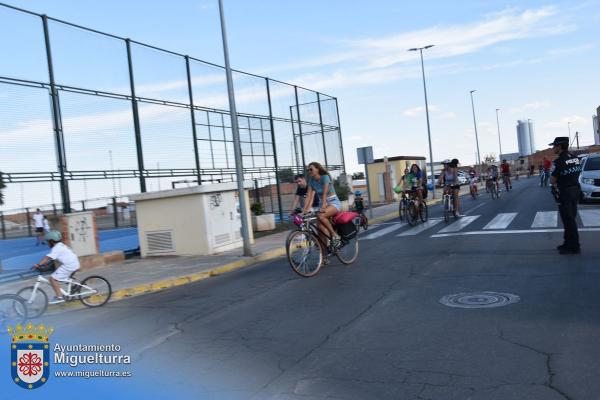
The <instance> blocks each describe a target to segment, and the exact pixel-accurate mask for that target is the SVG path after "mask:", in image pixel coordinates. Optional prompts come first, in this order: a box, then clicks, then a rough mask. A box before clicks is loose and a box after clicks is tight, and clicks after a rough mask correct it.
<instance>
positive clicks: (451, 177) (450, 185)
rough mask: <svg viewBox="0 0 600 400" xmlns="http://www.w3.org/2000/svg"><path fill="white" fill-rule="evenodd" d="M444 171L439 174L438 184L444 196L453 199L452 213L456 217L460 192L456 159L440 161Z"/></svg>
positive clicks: (458, 214)
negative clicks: (450, 196) (449, 196)
mask: <svg viewBox="0 0 600 400" xmlns="http://www.w3.org/2000/svg"><path fill="white" fill-rule="evenodd" d="M442 164H443V165H444V169H443V170H442V173H441V174H440V184H442V186H443V187H444V194H450V193H451V194H452V195H453V197H454V212H455V213H456V216H460V212H459V210H460V198H459V197H458V192H459V190H460V184H459V183H458V160H457V159H456V158H454V159H452V160H444V161H442Z"/></svg>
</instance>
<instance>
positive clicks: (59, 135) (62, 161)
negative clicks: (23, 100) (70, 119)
mask: <svg viewBox="0 0 600 400" xmlns="http://www.w3.org/2000/svg"><path fill="white" fill-rule="evenodd" d="M42 25H43V26H44V43H45V46H46V61H47V64H48V79H49V81H50V100H51V105H52V125H53V129H54V137H55V147H56V159H57V162H58V165H57V166H58V172H59V174H60V195H61V199H62V206H63V212H64V213H69V212H71V199H70V197H69V183H68V182H67V179H66V177H65V171H66V169H67V161H66V157H65V137H64V134H63V129H62V118H61V116H60V115H61V114H60V103H59V99H58V91H57V89H56V82H55V80H54V67H53V65H52V50H51V47H50V31H49V30H48V17H47V16H46V15H42Z"/></svg>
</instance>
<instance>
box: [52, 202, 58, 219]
mask: <svg viewBox="0 0 600 400" xmlns="http://www.w3.org/2000/svg"><path fill="white" fill-rule="evenodd" d="M52 214H54V216H55V217H56V216H57V215H58V212H57V211H56V204H54V203H52Z"/></svg>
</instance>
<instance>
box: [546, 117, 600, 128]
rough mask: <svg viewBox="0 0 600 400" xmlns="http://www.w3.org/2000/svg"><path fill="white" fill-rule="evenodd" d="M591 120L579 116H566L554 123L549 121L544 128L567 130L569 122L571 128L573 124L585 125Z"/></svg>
mask: <svg viewBox="0 0 600 400" xmlns="http://www.w3.org/2000/svg"><path fill="white" fill-rule="evenodd" d="M590 120H591V118H585V117H582V116H581V115H568V116H566V117H562V118H560V119H559V120H556V121H550V122H547V123H545V124H544V128H550V129H565V130H566V129H567V127H568V124H569V122H570V123H571V126H573V125H575V124H579V123H586V122H589V121H590Z"/></svg>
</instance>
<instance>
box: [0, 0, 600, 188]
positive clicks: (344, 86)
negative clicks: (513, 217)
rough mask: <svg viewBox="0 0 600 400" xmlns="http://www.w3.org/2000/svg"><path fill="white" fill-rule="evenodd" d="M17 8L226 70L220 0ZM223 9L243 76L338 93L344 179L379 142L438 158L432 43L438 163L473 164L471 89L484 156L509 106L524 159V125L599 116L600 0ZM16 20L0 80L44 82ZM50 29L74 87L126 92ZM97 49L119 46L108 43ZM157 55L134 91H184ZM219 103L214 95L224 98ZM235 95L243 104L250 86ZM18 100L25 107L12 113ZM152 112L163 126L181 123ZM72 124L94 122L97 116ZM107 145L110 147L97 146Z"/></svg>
mask: <svg viewBox="0 0 600 400" xmlns="http://www.w3.org/2000/svg"><path fill="white" fill-rule="evenodd" d="M8 4H11V5H13V6H17V7H22V8H25V9H29V10H32V11H35V12H39V13H45V14H48V15H50V16H53V17H56V18H59V19H63V20H66V21H70V22H75V23H77V24H80V25H83V26H87V27H92V28H95V29H98V30H101V31H105V32H110V33H113V34H116V35H119V36H123V37H130V38H132V39H135V40H139V41H141V42H145V43H149V44H153V45H156V46H158V47H163V48H167V49H170V50H174V51H177V52H181V53H184V54H189V55H191V56H194V57H197V58H199V59H203V60H206V61H210V62H214V63H216V64H223V54H222V48H221V36H220V27H219V15H218V3H217V1H216V0H214V1H213V0H210V1H209V0H196V1H192V0H179V1H176V2H165V1H152V0H146V1H139V0H133V1H115V0H104V1H102V2H82V1H75V0H53V1H47V0H46V1H42V0H12V1H9V2H8ZM225 12H226V18H227V29H228V38H229V48H230V59H231V64H232V66H233V67H234V68H236V69H240V70H244V71H248V72H252V73H256V74H261V75H266V76H269V77H271V78H274V79H279V80H282V81H285V82H291V83H295V84H298V85H301V86H304V87H307V88H310V89H315V90H319V91H321V92H322V93H326V94H329V95H332V96H334V97H337V98H338V102H339V112H340V122H341V128H342V134H343V140H344V154H345V159H346V165H347V170H348V172H354V171H359V170H361V167H360V166H359V165H358V164H357V159H356V148H357V147H362V146H373V148H374V153H375V157H383V156H397V155H423V156H427V157H428V141H427V125H426V120H425V112H424V96H423V82H422V76H421V65H420V59H419V56H418V53H415V52H408V51H407V49H409V48H412V47H421V46H425V45H430V44H433V45H435V47H433V48H431V49H428V50H426V51H425V52H424V62H425V74H426V82H427V93H428V100H429V110H430V122H431V137H432V148H433V158H434V160H436V161H438V160H442V159H445V158H458V159H459V160H460V161H461V163H462V164H471V163H473V162H474V160H475V157H476V156H475V154H476V145H475V135H474V125H473V115H472V109H471V100H470V95H469V92H470V91H471V90H476V92H474V102H475V111H476V121H477V128H478V135H479V147H480V152H481V157H482V158H483V157H484V156H485V155H487V154H491V153H493V154H495V155H497V154H498V153H499V144H498V131H497V123H496V109H500V111H499V125H500V132H501V141H502V151H503V152H504V153H509V152H516V151H517V137H516V122H517V120H519V119H531V120H533V122H534V124H535V142H536V147H537V148H538V149H543V148H545V147H546V145H547V143H549V142H550V141H552V139H553V138H554V137H555V136H566V135H568V123H569V122H571V124H570V127H571V131H572V133H573V134H574V133H575V132H576V131H578V132H579V134H580V142H581V144H584V145H585V144H591V143H592V142H593V133H592V115H593V114H594V113H595V110H596V108H597V107H598V106H600V96H599V95H598V93H599V89H600V74H598V71H599V70H600V56H599V54H600V53H599V51H600V48H599V46H600V43H598V39H597V37H598V29H597V27H598V26H600V0H593V1H588V0H580V1H538V0H532V1H506V0H505V1H496V0H490V1H485V2H483V1H459V2H448V1H427V2H405V1H404V2H399V1H383V0H382V1H370V2H366V1H341V0H330V1H326V2H324V1H316V0H315V1H313V0H305V1H302V2H282V1H252V2H249V1H242V0H225ZM11 22H12V23H13V24H14V26H19V27H20V28H19V29H17V31H18V32H16V33H15V32H14V29H16V28H14V26H8V25H5V26H4V29H5V31H3V32H2V33H3V34H2V35H0V38H2V39H0V48H1V47H5V49H4V50H3V53H4V54H7V50H6V48H8V54H14V55H15V57H14V59H13V61H12V62H11V61H7V58H5V59H4V61H2V60H0V75H4V76H16V77H19V76H21V75H23V76H24V75H27V76H31V77H33V78H32V79H34V78H35V77H39V79H40V80H45V79H44V76H43V74H44V69H43V66H44V64H43V62H44V60H43V58H41V59H40V58H39V56H38V57H37V58H36V57H35V56H34V54H36V49H37V50H39V46H40V44H39V43H38V44H37V45H35V46H37V48H35V46H33V47H32V48H31V49H29V48H28V49H27V51H24V50H25V48H24V47H23V45H22V44H21V41H23V42H24V41H25V40H26V39H27V36H28V35H31V34H32V33H31V29H29V28H28V26H27V23H25V22H22V23H19V22H21V21H14V20H13V21H11ZM2 29H3V28H2V27H1V26H0V31H1V30H2ZM11 29H13V30H12V31H11ZM51 29H52V34H53V36H54V37H58V38H59V39H60V36H61V35H63V36H64V37H65V38H66V39H68V40H64V41H62V42H63V43H65V45H64V46H63V47H62V48H61V47H60V45H57V46H56V48H54V47H53V52H55V53H57V56H56V57H55V58H56V59H59V60H60V61H57V62H58V64H59V65H57V67H56V68H57V75H59V76H60V77H64V78H63V79H64V80H65V81H66V83H69V84H72V85H74V86H77V85H78V84H79V83H80V82H82V81H83V80H85V79H90V76H92V77H93V78H94V79H95V80H96V86H99V87H100V88H101V89H107V90H117V89H119V88H125V89H127V85H128V82H127V79H126V75H125V74H123V73H122V72H123V71H124V66H123V65H120V64H118V63H117V62H116V61H114V62H113V61H108V60H109V59H110V58H109V57H106V58H96V59H94V54H93V52H91V51H90V48H86V47H82V46H80V47H76V44H77V43H78V41H77V39H76V38H75V39H73V38H72V37H71V36H68V35H69V33H68V32H61V31H60V29H59V28H58V27H57V28H52V27H51ZM11 33H12V34H11ZM57 42H58V43H60V42H61V41H60V40H57ZM69 46H71V47H69ZM73 46H74V47H73ZM98 46H102V47H101V48H102V49H103V51H106V52H110V51H116V50H115V49H112V48H111V44H110V43H108V42H106V43H103V44H98ZM37 54H40V53H39V51H38V52H37ZM151 57H152V55H148V58H147V65H148V68H146V69H144V70H143V71H142V72H140V73H139V74H137V73H136V76H138V75H139V80H140V81H141V82H136V83H139V84H140V85H143V87H144V90H145V92H146V93H147V94H148V95H156V96H160V95H162V94H164V95H165V96H166V97H170V98H179V97H178V96H184V95H185V89H186V88H185V86H182V84H181V81H180V80H178V79H177V78H176V77H175V73H174V72H173V71H174V70H175V69H176V67H174V66H171V65H169V64H168V63H165V64H160V65H161V66H160V67H159V64H158V63H153V62H152V58H151ZM116 59H117V58H115V60H116ZM90 60H93V67H92V68H91V70H90V67H89V65H88V66H86V68H78V67H84V64H85V63H90ZM120 60H121V61H120V62H122V59H120ZM93 68H96V69H97V70H96V71H94V69H93ZM82 71H85V72H82ZM100 72H102V73H100ZM107 72H109V73H107ZM207 76H209V77H210V75H207ZM198 84H200V83H198ZM202 84H203V85H209V86H210V85H213V86H215V87H214V88H213V89H214V93H217V92H218V90H217V89H222V86H219V85H221V84H222V82H217V81H215V82H210V80H209V82H202ZM216 86H219V87H218V88H217V87H216ZM142 92H144V91H142ZM143 94H144V93H142V94H141V95H143ZM214 96H215V95H213V97H211V101H220V102H224V101H225V100H226V99H222V98H219V99H216V98H215V97H214ZM0 100H2V98H0ZM198 100H200V99H198ZM61 101H62V99H61ZM81 101H82V100H81V99H79V98H77V97H76V96H74V97H73V98H72V99H65V100H64V102H62V103H61V104H63V106H66V107H69V104H73V105H77V106H80V105H81V104H82V103H81ZM239 101H240V102H241V103H242V105H241V106H240V107H241V108H242V109H244V107H245V106H244V105H243V103H244V93H243V92H242V93H241V95H240V100H239ZM69 102H70V103H69ZM17 106H18V102H17V103H16V104H15V105H13V107H17ZM28 107H29V108H31V106H28ZM36 107H40V108H43V107H47V104H42V103H40V104H38V105H36ZM102 107H105V108H106V111H107V112H111V113H114V115H115V116H116V118H117V119H118V118H119V115H120V114H119V110H118V109H116V108H114V106H108V105H102V104H93V105H90V109H99V108H102ZM125 110H126V107H125V108H123V110H121V111H122V112H123V113H124V112H125ZM31 112H32V113H33V111H31ZM147 112H148V113H150V114H151V115H152V117H153V118H155V119H160V118H174V117H173V116H172V115H170V114H169V115H164V114H160V112H156V113H152V110H151V109H150V110H148V111H147ZM37 123H38V124H40V123H42V122H37ZM74 123H79V124H81V125H86V124H90V123H93V120H92V121H91V122H90V120H85V119H84V120H81V119H79V120H75V121H74ZM97 142H98V146H102V143H101V140H99V139H98V140H97ZM227 151H228V149H224V150H223V152H227ZM177 152H178V149H177V148H174V149H172V153H173V154H177ZM104 158H106V157H104ZM158 158H159V157H157V159H158ZM130 160H131V157H130V156H129V155H122V156H120V155H119V154H115V159H114V160H113V162H115V163H117V164H119V163H121V164H123V166H122V167H123V168H125V167H127V165H125V164H127V163H131V161H130ZM74 162H77V161H74ZM107 162H108V161H107V160H104V159H103V160H102V161H101V162H100V161H99V163H101V164H102V163H104V164H105V163H107ZM164 162H165V163H167V162H168V161H164ZM42 164H43V162H42ZM71 165H72V163H71ZM175 167H177V163H175V164H174V168H175ZM102 168H104V166H102ZM109 186H110V185H109Z"/></svg>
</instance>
